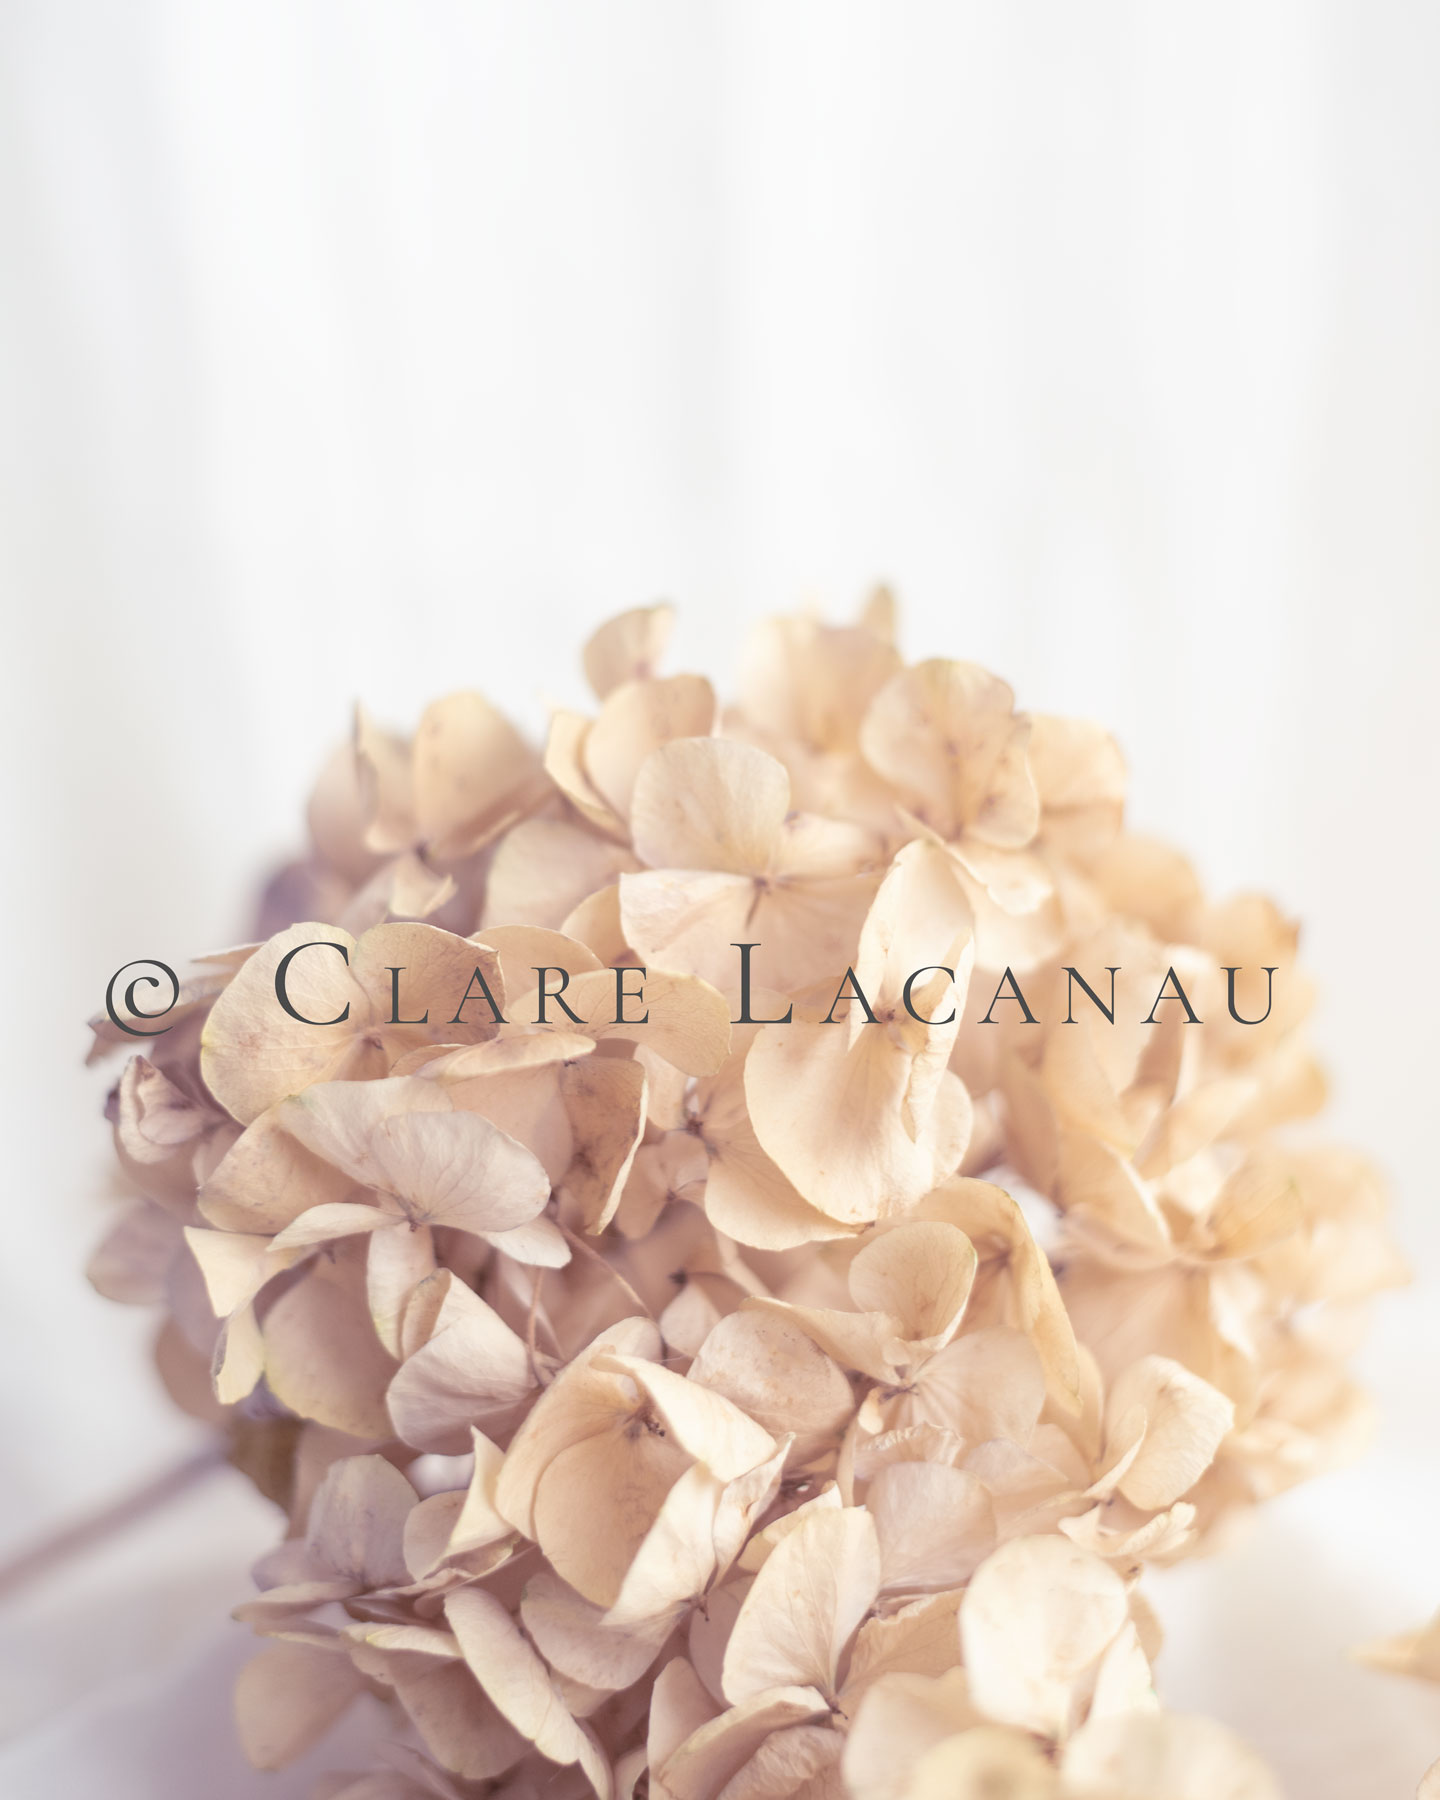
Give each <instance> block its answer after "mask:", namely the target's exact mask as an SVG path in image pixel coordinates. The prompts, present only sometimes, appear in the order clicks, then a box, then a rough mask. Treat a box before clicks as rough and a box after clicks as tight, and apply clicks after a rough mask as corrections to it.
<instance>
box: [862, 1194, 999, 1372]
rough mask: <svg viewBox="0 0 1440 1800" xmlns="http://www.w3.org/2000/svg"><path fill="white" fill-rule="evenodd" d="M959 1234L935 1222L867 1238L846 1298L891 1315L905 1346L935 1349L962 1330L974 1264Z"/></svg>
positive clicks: (968, 1246) (971, 1251)
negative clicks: (928, 1344) (921, 1344)
mask: <svg viewBox="0 0 1440 1800" xmlns="http://www.w3.org/2000/svg"><path fill="white" fill-rule="evenodd" d="M978 1260H979V1259H978V1258H977V1257H976V1254H975V1246H974V1245H973V1244H972V1243H971V1242H970V1240H969V1238H967V1237H966V1235H965V1233H964V1232H963V1231H960V1230H958V1229H957V1228H956V1227H955V1226H953V1225H945V1224H941V1223H939V1222H938V1221H917V1222H916V1223H913V1224H903V1225H897V1226H895V1227H894V1228H893V1229H892V1230H890V1231H884V1232H881V1233H880V1234H879V1235H878V1236H876V1237H873V1238H871V1239H870V1240H869V1241H868V1242H867V1243H865V1244H864V1245H862V1246H861V1248H860V1249H859V1250H858V1251H857V1252H856V1254H855V1256H854V1258H853V1260H852V1261H851V1264H850V1269H849V1275H848V1279H849V1283H850V1294H851V1298H852V1299H853V1300H854V1302H855V1304H856V1306H857V1307H859V1308H860V1310H861V1311H862V1312H880V1313H889V1314H890V1315H891V1317H893V1318H894V1319H896V1320H897V1321H898V1322H899V1325H900V1333H901V1336H902V1337H904V1338H905V1339H906V1341H907V1342H911V1343H913V1342H916V1341H918V1340H920V1339H925V1340H926V1341H927V1342H929V1341H933V1342H934V1343H935V1345H936V1347H937V1348H939V1347H940V1346H941V1345H943V1344H946V1343H948V1342H949V1341H950V1339H951V1338H952V1337H953V1336H954V1335H955V1333H956V1331H957V1330H958V1329H959V1327H960V1321H961V1319H962V1318H963V1317H964V1316H965V1306H966V1303H967V1301H968V1300H969V1298H970V1289H971V1286H972V1285H973V1283H974V1280H975V1270H976V1267H977V1264H978Z"/></svg>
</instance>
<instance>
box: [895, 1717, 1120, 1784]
mask: <svg viewBox="0 0 1440 1800" xmlns="http://www.w3.org/2000/svg"><path fill="white" fill-rule="evenodd" d="M1060 1791H1061V1790H1060V1788H1059V1785H1058V1783H1057V1780H1056V1776H1055V1771H1054V1770H1053V1769H1052V1768H1051V1767H1050V1765H1049V1763H1048V1762H1046V1760H1045V1758H1044V1756H1043V1755H1041V1753H1040V1751H1039V1750H1037V1749H1036V1747H1035V1745H1034V1744H1033V1743H1031V1742H1030V1740H1029V1739H1028V1738H1024V1737H1022V1736H1021V1735H1020V1734H1019V1733H1018V1732H1014V1731H1005V1730H1003V1729H1001V1728H999V1727H997V1726H993V1725H982V1726H979V1727H977V1728H976V1729H975V1730H973V1731H967V1732H964V1733H962V1735H961V1736H959V1737H952V1738H947V1739H946V1740H945V1741H944V1742H943V1743H940V1744H937V1745H936V1746H935V1747H934V1749H932V1750H927V1751H926V1752H925V1754H924V1755H923V1756H922V1757H921V1758H920V1760H919V1761H918V1762H917V1763H916V1764H915V1767H914V1769H913V1771H912V1772H911V1775H910V1779H909V1782H908V1783H907V1785H906V1788H905V1800H1057V1797H1058V1796H1059V1795H1060ZM1106 1800H1109V1797H1108V1795H1107V1797H1106Z"/></svg>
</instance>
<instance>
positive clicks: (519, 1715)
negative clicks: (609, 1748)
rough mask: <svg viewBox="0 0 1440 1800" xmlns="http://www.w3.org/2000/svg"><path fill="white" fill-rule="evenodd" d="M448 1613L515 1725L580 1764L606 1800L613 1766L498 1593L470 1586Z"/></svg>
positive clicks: (563, 1759) (555, 1757)
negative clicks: (562, 1695) (565, 1701)
mask: <svg viewBox="0 0 1440 1800" xmlns="http://www.w3.org/2000/svg"><path fill="white" fill-rule="evenodd" d="M445 1617H446V1619H447V1620H448V1621H449V1624H450V1628H451V1630H452V1631H454V1633H455V1636H456V1638H457V1639H458V1640H459V1643H460V1649H461V1652H462V1653H463V1655H464V1658H465V1661H466V1664H467V1665H468V1667H469V1668H470V1671H471V1673H472V1674H473V1675H474V1676H475V1679H476V1680H477V1681H478V1682H479V1683H480V1686H481V1687H482V1688H483V1689H484V1690H485V1692H486V1694H487V1695H488V1696H489V1697H490V1699H491V1700H492V1701H493V1702H494V1704H495V1706H496V1707H497V1708H498V1709H499V1711H500V1713H501V1715H502V1716H503V1717H504V1718H505V1719H506V1720H507V1721H508V1722H509V1723H510V1725H512V1726H513V1727H514V1729H515V1730H516V1731H518V1732H520V1734H521V1735H522V1736H523V1737H526V1738H528V1739H529V1740H530V1741H531V1743H533V1744H534V1746H535V1748H536V1749H537V1750H538V1751H539V1752H540V1754H541V1755H542V1756H544V1757H547V1758H548V1759H549V1760H550V1761H551V1762H555V1763H561V1764H567V1763H579V1764H580V1766H581V1768H582V1769H583V1770H584V1772H585V1775H586V1776H587V1778H588V1779H589V1781H590V1785H591V1786H592V1787H593V1788H594V1789H595V1792H596V1793H597V1794H598V1795H599V1796H600V1800H610V1794H611V1791H612V1785H613V1784H612V1780H611V1774H610V1769H609V1766H608V1764H607V1763H606V1761H605V1759H604V1756H603V1755H602V1754H601V1751H600V1749H599V1746H598V1745H597V1744H596V1742H595V1740H594V1738H592V1737H591V1736H590V1734H589V1733H588V1732H587V1731H586V1730H585V1728H584V1727H583V1726H582V1725H580V1724H578V1723H577V1722H576V1721H575V1719H574V1718H572V1717H571V1715H570V1713H569V1712H568V1711H567V1709H566V1708H565V1706H564V1705H563V1703H562V1702H561V1700H560V1697H559V1695H558V1694H557V1693H556V1692H555V1689H554V1687H553V1686H552V1685H551V1681H550V1677H549V1675H548V1674H547V1672H546V1669H545V1665H544V1663H543V1662H542V1661H541V1660H540V1658H539V1657H538V1656H537V1655H536V1654H535V1651H534V1650H533V1649H532V1648H531V1646H530V1644H529V1642H528V1641H527V1640H526V1639H525V1637H524V1636H523V1635H522V1634H521V1632H520V1630H519V1628H518V1627H517V1626H516V1624H515V1621H514V1620H513V1619H512V1618H511V1617H510V1615H509V1613H508V1612H506V1610H505V1608H504V1607H503V1606H501V1604H500V1602H499V1601H498V1600H496V1599H495V1597H494V1595H493V1594H488V1593H486V1592H484V1591H483V1590H482V1589H480V1588H473V1587H472V1588H464V1589H462V1590H460V1591H459V1592H458V1593H454V1594H451V1595H450V1596H449V1597H448V1598H447V1600H446V1602H445Z"/></svg>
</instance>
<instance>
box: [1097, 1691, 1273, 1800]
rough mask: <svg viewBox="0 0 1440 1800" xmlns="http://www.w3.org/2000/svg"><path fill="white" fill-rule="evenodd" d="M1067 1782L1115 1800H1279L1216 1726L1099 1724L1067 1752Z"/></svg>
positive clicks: (1263, 1771) (1237, 1743)
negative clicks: (1156, 1799) (1157, 1799)
mask: <svg viewBox="0 0 1440 1800" xmlns="http://www.w3.org/2000/svg"><path fill="white" fill-rule="evenodd" d="M1063 1767H1064V1772H1065V1780H1066V1782H1067V1784H1073V1785H1075V1786H1078V1787H1080V1788H1082V1790H1083V1789H1085V1788H1087V1787H1088V1788H1098V1789H1100V1790H1102V1791H1103V1792H1104V1793H1105V1794H1106V1795H1107V1796H1108V1795H1112V1794H1113V1795H1114V1796H1115V1800H1151V1797H1152V1796H1153V1795H1156V1794H1164V1795H1165V1796H1166V1800H1172V1797H1173V1800H1280V1786H1279V1783H1278V1782H1277V1781H1276V1780H1275V1777H1274V1776H1273V1775H1272V1774H1271V1773H1270V1771H1269V1770H1268V1769H1267V1768H1266V1767H1265V1765H1264V1764H1263V1763H1262V1762H1261V1761H1260V1759H1259V1758H1258V1757H1257V1756H1256V1755H1255V1753H1254V1752H1253V1751H1252V1750H1251V1749H1250V1748H1249V1747H1248V1746H1247V1745H1246V1744H1244V1743H1243V1742H1242V1741H1241V1740H1240V1739H1239V1738H1238V1737H1237V1736H1236V1735H1235V1733H1234V1732H1233V1731H1230V1730H1227V1728H1226V1727H1225V1726H1223V1725H1220V1724H1217V1723H1216V1722H1215V1720H1213V1719H1197V1718H1186V1717H1184V1716H1182V1715H1179V1714H1175V1713H1126V1714H1120V1715H1118V1716H1115V1717H1111V1718H1105V1719H1096V1720H1093V1721H1092V1722H1091V1723H1089V1724H1087V1725H1086V1726H1084V1727H1083V1728H1082V1729H1081V1730H1080V1731H1078V1732H1077V1733H1076V1734H1075V1736H1074V1737H1073V1738H1072V1739H1071V1741H1070V1743H1069V1744H1067V1745H1066V1747H1065V1755H1064V1762H1063Z"/></svg>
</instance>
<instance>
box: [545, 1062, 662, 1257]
mask: <svg viewBox="0 0 1440 1800" xmlns="http://www.w3.org/2000/svg"><path fill="white" fill-rule="evenodd" d="M560 1093H561V1097H562V1099H563V1100H564V1104H565V1110H566V1111H567V1112H568V1113H569V1115H570V1130H571V1136H572V1141H573V1143H574V1153H573V1157H572V1160H571V1163H570V1167H569V1168H568V1169H567V1170H566V1173H565V1179H564V1181H563V1182H562V1184H561V1189H560V1191H561V1195H562V1197H563V1198H564V1199H566V1200H568V1201H569V1202H570V1204H571V1205H572V1206H574V1207H575V1209H576V1213H577V1214H578V1218H579V1223H580V1225H581V1227H582V1229H584V1230H586V1231H590V1232H600V1231H603V1230H604V1229H605V1227H606V1226H607V1225H608V1224H609V1223H610V1221H611V1219H612V1218H613V1217H614V1216H615V1209H616V1207H617V1206H619V1204H620V1196H621V1193H622V1192H623V1191H624V1187H625V1180H626V1177H627V1176H628V1175H629V1173H630V1165H631V1163H632V1162H633V1161H634V1158H635V1152H636V1150H637V1149H638V1148H639V1144H640V1139H641V1136H642V1135H643V1133H644V1130H645V1071H644V1070H643V1069H642V1068H641V1067H640V1065H639V1063H636V1062H629V1061H627V1060H624V1059H622V1058H620V1057H614V1056H603V1057H601V1056H595V1057H590V1058H588V1059H587V1060H586V1061H584V1062H579V1063H571V1064H567V1065H566V1066H565V1067H564V1068H563V1069H562V1070H561V1072H560ZM562 1217H570V1218H571V1220H572V1223H573V1222H574V1218H573V1215H562Z"/></svg>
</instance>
